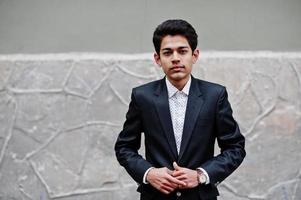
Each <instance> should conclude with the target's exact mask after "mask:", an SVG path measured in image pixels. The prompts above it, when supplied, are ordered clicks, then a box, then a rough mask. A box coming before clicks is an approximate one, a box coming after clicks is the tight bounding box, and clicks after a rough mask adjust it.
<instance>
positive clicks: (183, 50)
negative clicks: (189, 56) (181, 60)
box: [179, 49, 188, 54]
mask: <svg viewBox="0 0 301 200" xmlns="http://www.w3.org/2000/svg"><path fill="white" fill-rule="evenodd" d="M187 52H188V51H187V50H186V49H181V50H180V51H179V53H180V54H186V53H187Z"/></svg>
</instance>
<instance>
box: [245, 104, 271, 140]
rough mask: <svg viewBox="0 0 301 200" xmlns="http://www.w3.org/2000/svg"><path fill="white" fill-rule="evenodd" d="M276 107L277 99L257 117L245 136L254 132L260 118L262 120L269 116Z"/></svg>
mask: <svg viewBox="0 0 301 200" xmlns="http://www.w3.org/2000/svg"><path fill="white" fill-rule="evenodd" d="M275 107H276V100H275V101H274V102H273V104H272V105H271V106H270V107H269V108H268V109H266V110H265V111H264V112H263V113H262V114H261V115H259V116H258V117H256V119H255V120H254V122H253V123H252V125H251V127H250V128H249V130H248V131H246V132H245V134H244V135H245V136H249V135H250V134H251V133H252V131H253V130H254V128H255V127H256V125H257V123H258V122H260V120H262V119H263V118H264V117H266V116H268V115H269V114H270V113H271V112H272V111H273V110H274V109H275Z"/></svg>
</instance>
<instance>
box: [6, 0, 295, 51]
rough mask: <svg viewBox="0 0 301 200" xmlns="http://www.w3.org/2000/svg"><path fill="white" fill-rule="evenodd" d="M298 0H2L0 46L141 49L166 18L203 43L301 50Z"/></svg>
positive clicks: (207, 47) (147, 47) (212, 46)
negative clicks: (185, 25)
mask: <svg viewBox="0 0 301 200" xmlns="http://www.w3.org/2000/svg"><path fill="white" fill-rule="evenodd" d="M300 10H301V1H300V0H227V1H222V0H210V1H208V0H188V1H184V0H163V1H162V0H131V1H123V0H84V1H83V0H63V1H61V0H26V1H24V0H0V54H8V53H9V54H10V53H57V52H63V53H65V52H95V51H96V52H117V53H141V52H151V51H152V50H153V47H152V42H151V37H152V33H153V31H154V29H155V27H156V26H157V25H158V24H159V23H161V22H162V21H163V20H166V19H169V18H184V19H187V20H188V21H189V22H190V23H191V24H193V25H194V26H195V28H196V29H197V32H198V34H199V36H200V47H201V49H203V50H272V51H300V50H301V26H300V24H301V12H300Z"/></svg>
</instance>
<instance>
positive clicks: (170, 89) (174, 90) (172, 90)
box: [165, 75, 191, 98]
mask: <svg viewBox="0 0 301 200" xmlns="http://www.w3.org/2000/svg"><path fill="white" fill-rule="evenodd" d="M165 82H166V86H167V92H168V98H171V97H172V96H173V95H175V94H176V93H177V92H178V91H179V90H178V88H176V87H175V86H173V84H171V82H170V81H169V80H168V79H167V78H165ZM190 85H191V76H190V75H189V79H188V81H187V83H186V85H185V86H184V88H183V89H182V92H183V93H184V94H186V95H187V96H188V95H189V89H190Z"/></svg>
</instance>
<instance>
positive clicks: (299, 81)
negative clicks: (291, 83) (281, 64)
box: [289, 62, 301, 94]
mask: <svg viewBox="0 0 301 200" xmlns="http://www.w3.org/2000/svg"><path fill="white" fill-rule="evenodd" d="M289 65H290V67H291V68H292V69H293V71H294V72H295V74H296V76H297V79H298V84H299V92H300V94H301V76H300V74H299V72H298V70H297V69H296V66H294V65H293V64H292V63H291V62H289Z"/></svg>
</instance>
